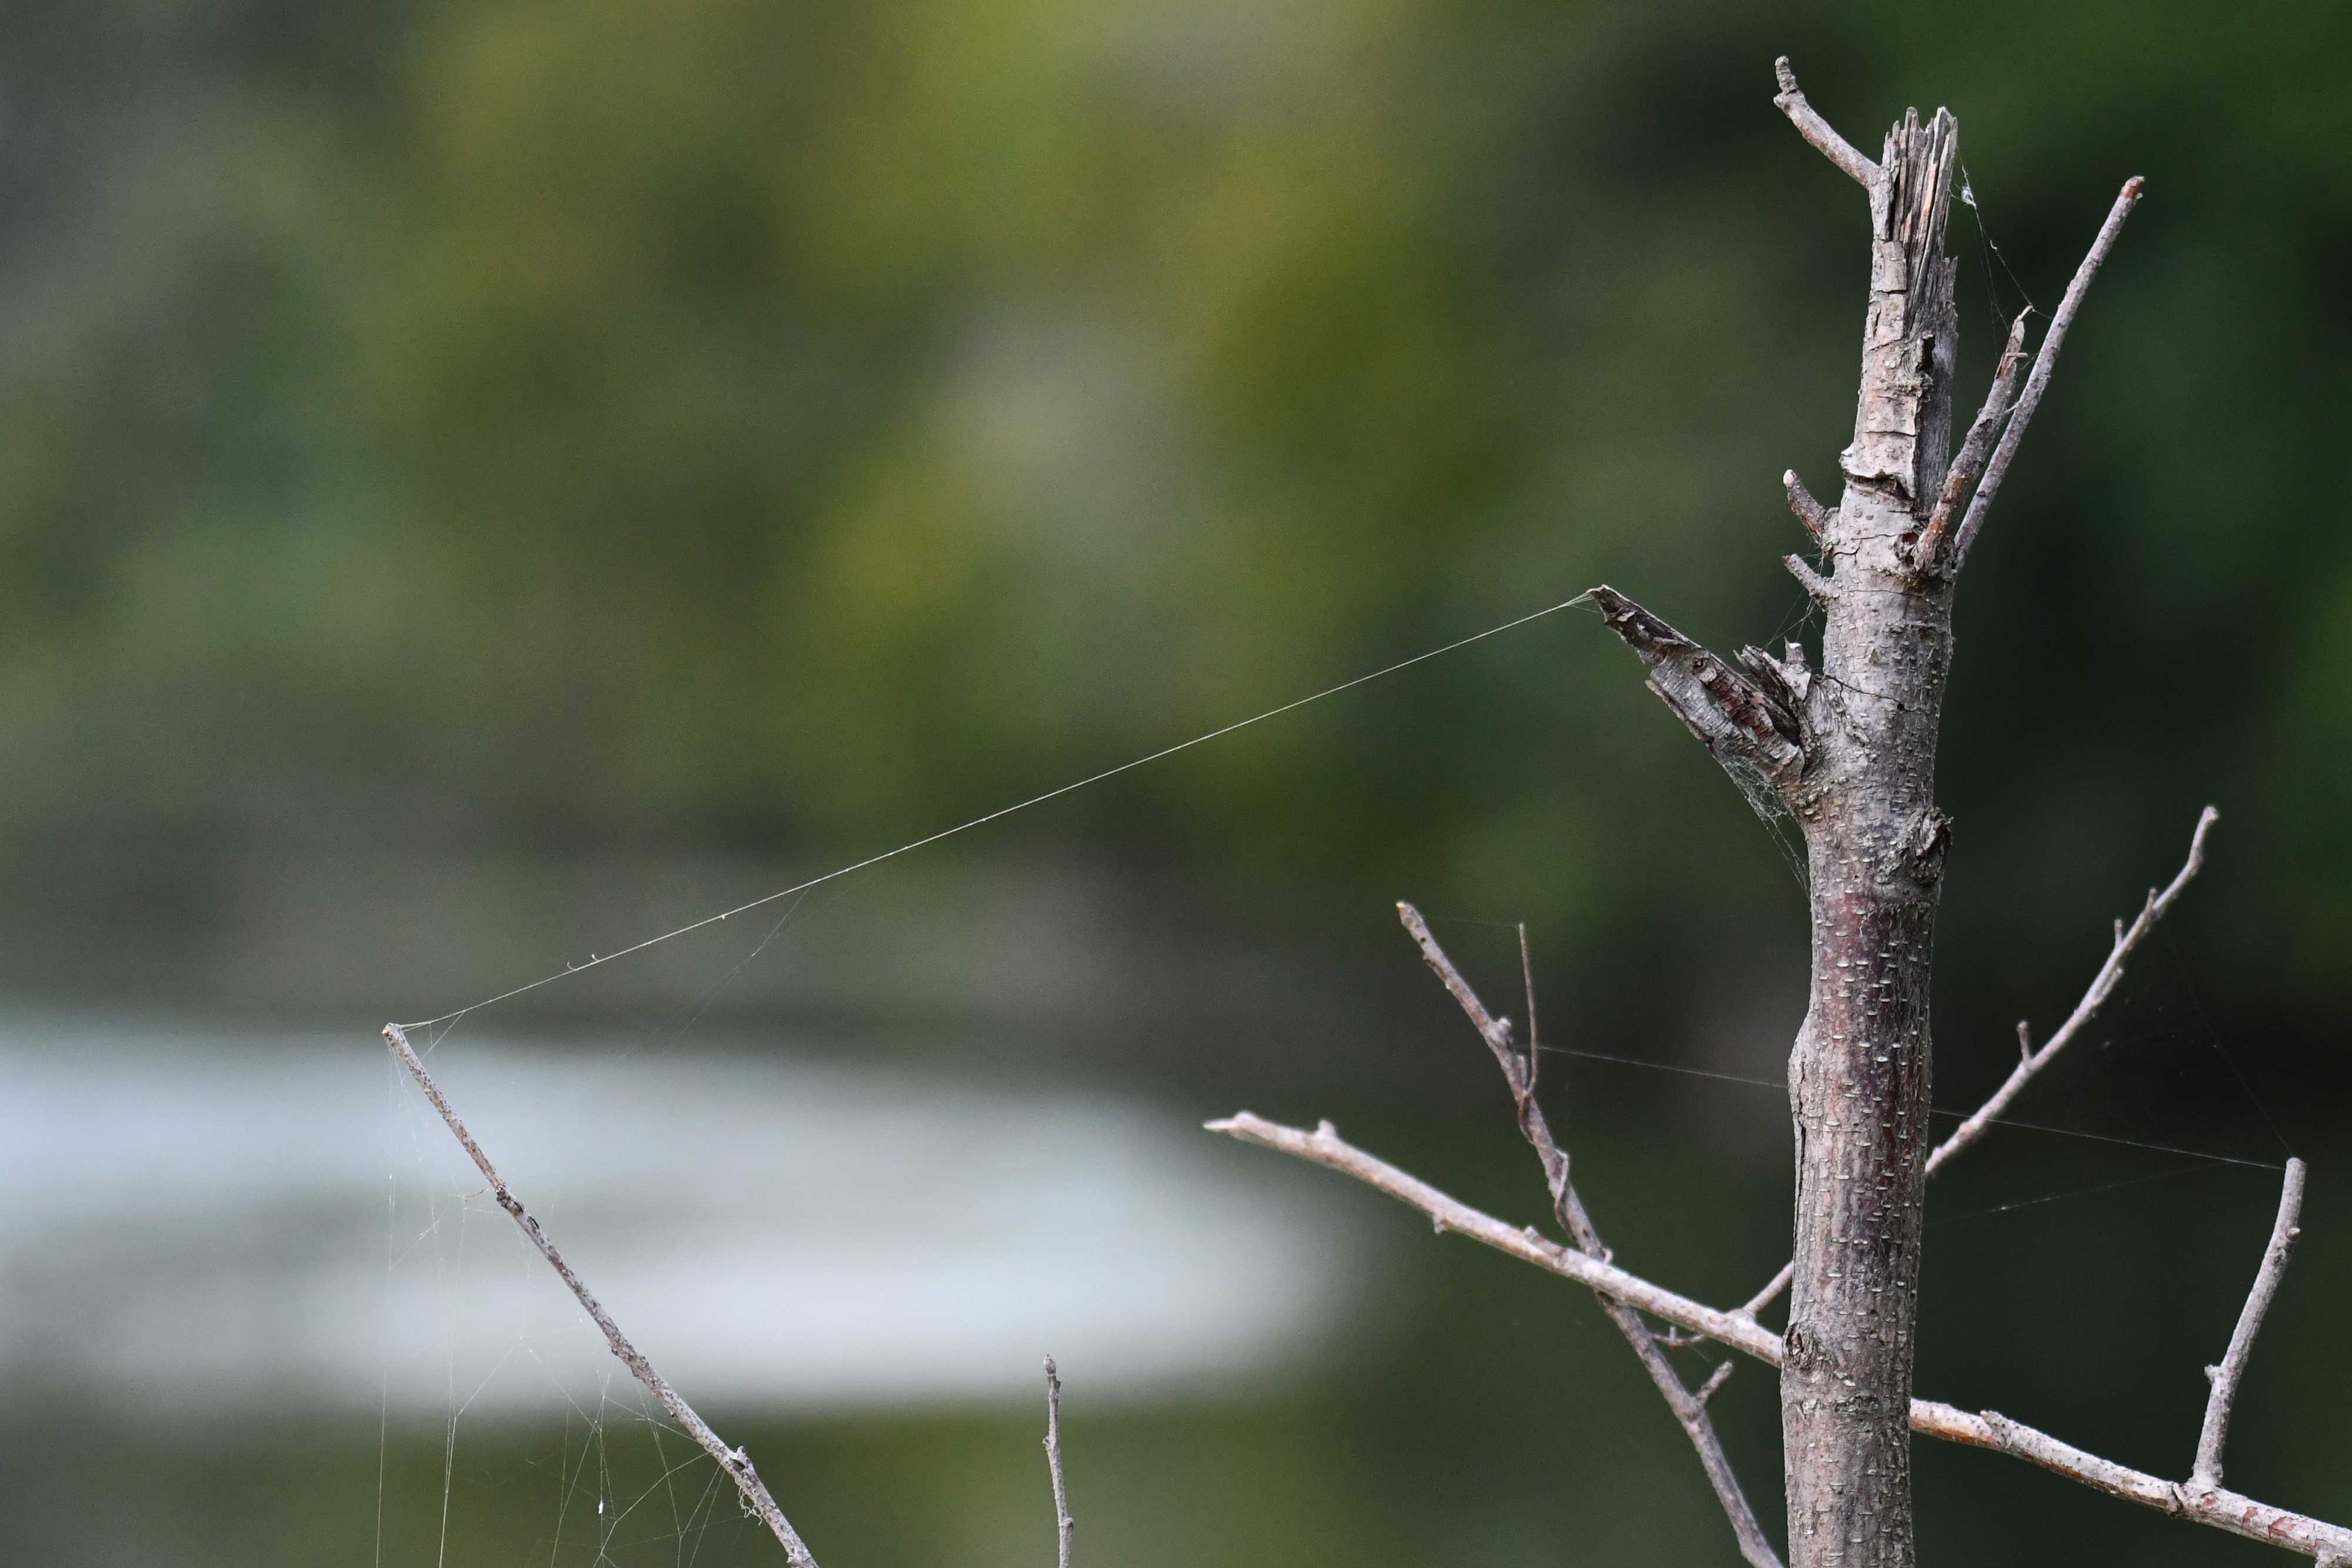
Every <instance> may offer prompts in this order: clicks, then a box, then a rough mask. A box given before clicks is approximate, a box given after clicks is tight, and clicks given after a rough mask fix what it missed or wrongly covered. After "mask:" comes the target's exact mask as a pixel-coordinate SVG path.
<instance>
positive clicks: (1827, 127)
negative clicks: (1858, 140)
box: [1772, 55, 1878, 191]
mask: <svg viewBox="0 0 2352 1568" xmlns="http://www.w3.org/2000/svg"><path fill="white" fill-rule="evenodd" d="M1772 70H1773V74H1774V75H1775V76H1777V77H1778V78H1780V93H1779V94H1778V95H1777V96H1776V97H1774V99H1772V107H1773V108H1775V109H1777V110H1780V112H1781V113H1783V114H1785V115H1787V116H1788V117H1789V119H1790V121H1791V122H1792V123H1793V124H1794V125H1795V126H1796V128H1797V133H1798V134H1799V135H1800V136H1802V137H1803V138H1804V139H1805V140H1806V141H1810V142H1811V143H1812V144H1813V145H1814V146H1815V147H1816V148H1818V149H1819V150H1820V152H1821V154H1822V157H1824V158H1827V159H1828V160H1829V161H1830V162H1832V163H1834V164H1836V165H1837V166H1838V167H1839V168H1841V169H1843V170H1844V171H1845V172H1847V173H1849V174H1851V175H1853V177H1854V179H1856V180H1858V181H1860V182H1861V183H1862V188H1863V189H1864V190H1865V191H1866V190H1868V189H1870V187H1871V185H1872V184H1873V183H1875V182H1876V180H1877V179H1878V165H1877V164H1875V163H1874V162H1871V161H1870V160H1869V159H1867V158H1865V157H1864V156H1863V155H1862V153H1861V152H1858V151H1857V150H1856V149H1855V148H1854V145H1853V143H1852V142H1850V141H1847V140H1846V139H1845V138H1844V137H1843V136H1840V135H1839V134H1838V133H1837V131H1835V130H1834V129H1833V128H1832V126H1831V124H1830V122H1829V121H1828V120H1823V119H1822V117H1821V115H1820V113H1819V112H1818V111H1816V110H1814V108H1813V106H1812V105H1811V104H1810V103H1808V102H1806V101H1805V95H1804V93H1803V92H1802V91H1801V90H1800V89H1799V88H1798V86H1797V73H1796V71H1795V69H1794V68H1791V67H1790V64H1789V57H1788V56H1786V55H1782V56H1781V57H1780V58H1779V59H1777V60H1774V61H1773V62H1772Z"/></svg>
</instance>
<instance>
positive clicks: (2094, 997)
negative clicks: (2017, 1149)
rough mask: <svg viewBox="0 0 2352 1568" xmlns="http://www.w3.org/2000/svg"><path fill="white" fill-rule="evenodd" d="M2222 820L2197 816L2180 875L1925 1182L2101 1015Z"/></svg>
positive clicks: (1936, 1158)
mask: <svg viewBox="0 0 2352 1568" xmlns="http://www.w3.org/2000/svg"><path fill="white" fill-rule="evenodd" d="M2217 821H2221V812H2219V811H2217V810H2214V809H2213V808H2212V807H2210V806H2208V807H2206V808H2205V810H2202V811H2201V812H2200V813H2198V817H2197V826H2196V829H2195V830H2194V831H2192V832H2191V833H2190V834H2189V858H2188V860H2187V861H2185V862H2182V864H2181V867H2180V871H2179V874H2178V875H2176V876H2174V877H2173V879H2172V881H2171V882H2170V883H2168V885H2167V886H2165V887H2164V888H2163V889H2162V890H2161V891H2159V890H2158V889H2156V888H2150V889H2148V891H2147V903H2146V904H2143V905H2142V906H2141V907H2140V912H2139V915H2137V918H2135V919H2134V920H2133V921H2132V923H2131V925H2128V926H2125V925H2122V923H2121V922H2117V930H2116V937H2115V945H2114V946H2112V947H2111V948H2109V949H2108V952H2107V957H2106V961H2105V963H2103V964H2101V965H2100V966H2099V972H2098V973H2097V974H2095V975H2094V976H2092V977H2091V984H2090V988H2089V989H2087V990H2085V991H2084V993H2083V999H2082V1000H2081V1001H2079V1002H2077V1003H2075V1004H2074V1011H2073V1012H2072V1013H2070V1014H2068V1015H2067V1018H2066V1021H2065V1022H2064V1023H2062V1024H2060V1025H2059V1026H2058V1029H2057V1032H2056V1033H2054V1034H2053V1035H2051V1036H2050V1038H2049V1039H2047V1040H2043V1041H2042V1047H2041V1049H2040V1050H2038V1051H2029V1052H2027V1053H2026V1054H2025V1055H2024V1056H2023V1057H2021V1059H2020V1060H2019V1061H2018V1063H2017V1065H2016V1066H2015V1067H2012V1068H2011V1069H2010V1070H2009V1077H2008V1078H2007V1079H2006V1080H2005V1081H2003V1082H2002V1083H2001V1086H2000V1088H1999V1089H1996V1090H1994V1091H1993V1092H1992V1097H1991V1098H1990V1099H1989V1100H1987V1101H1986V1102H1985V1103H1983V1104H1981V1105H1979V1106H1978V1107H1977V1109H1976V1110H1975V1111H1974V1112H1973V1113H1970V1114H1969V1118H1968V1120H1966V1121H1964V1122H1962V1123H1961V1124H1959V1125H1958V1127H1955V1128H1954V1129H1953V1130H1952V1135H1951V1136H1950V1137H1948V1138H1946V1139H1945V1140H1944V1141H1943V1142H1942V1143H1941V1144H1939V1145H1937V1147H1936V1149H1935V1151H1934V1152H1933V1153H1932V1154H1930V1155H1928V1156H1927V1174H1928V1175H1929V1176H1934V1175H1935V1174H1936V1173H1937V1171H1939V1170H1941V1169H1942V1168H1943V1167H1944V1166H1945V1165H1946V1164H1948V1162H1949V1161H1950V1160H1951V1159H1952V1157H1953V1156H1954V1155H1958V1154H1959V1153H1960V1152H1961V1151H1962V1150H1964V1149H1966V1148H1967V1147H1968V1146H1969V1145H1971V1144H1973V1143H1975V1142H1976V1141H1977V1140H1978V1139H1979V1138H1981V1137H1983V1136H1984V1134H1985V1129H1986V1128H1987V1127H1989V1126H1990V1125H1991V1124H1992V1123H1993V1120H1994V1118H1996V1117H1998V1116H1999V1115H2000V1113H2002V1112H2003V1111H2006V1110H2008V1109H2009V1106H2010V1103H2011V1102H2012V1101H2014V1100H2015V1099H2016V1098H2017V1097H2018V1095H2020V1094H2021V1093H2023V1092H2024V1091H2025V1086H2026V1085H2027V1084H2029V1083H2031V1082H2033V1080H2034V1079H2035V1078H2036V1077H2037V1076H2039V1075H2040V1074H2041V1072H2042V1069H2044V1068H2046V1067H2048V1066H2049V1065H2050V1063H2051V1062H2052V1061H2055V1060H2056V1059H2057V1056H2058V1053H2059V1052H2060V1051H2064V1050H2065V1049H2066V1047H2067V1046H2069V1045H2071V1044H2072V1043H2074V1039H2075V1037H2076V1036H2077V1035H2079V1034H2081V1033H2082V1032H2083V1030H2084V1028H2085V1027H2086V1026H2088V1025H2089V1023H2090V1021H2091V1019H2094V1018H2095V1017H2096V1016H2098V1011H2099V1009H2100V1008H2101V1007H2102V1006H2104V1005H2105V1002H2106V999H2107V998H2108V997H2110V996H2112V995H2113V994H2114V993H2115V988H2116V982H2118V981H2119V980H2121V979H2122V978H2123V976H2124V960H2125V959H2126V958H2128V957H2130V956H2132V952H2133V950H2134V949H2136V948H2137V947H2138V946H2139V945H2140V944H2141V943H2142V942H2143V941H2145V940H2147V935H2148V933H2149V932H2151V931H2153V930H2155V929H2156V925H2157V922H2158V921H2160V920H2162V919H2163V918H2164V917H2165V915H2167V914H2168V913H2169V912H2170V911H2171V908H2172V906H2173V904H2175V903H2176V902H2178V901H2179V897H2180V894H2181V893H2182V891H2183V890H2185V889H2186V888H2187V887H2188V886H2189V883H2191V882H2193V881H2195V880H2196V878H2197V873H2199V872H2200V871H2202V870H2203V869H2204V867H2205V839H2206V835H2208V834H2209V833H2210V832H2211V831H2213V824H2214V823H2215V822H2217Z"/></svg>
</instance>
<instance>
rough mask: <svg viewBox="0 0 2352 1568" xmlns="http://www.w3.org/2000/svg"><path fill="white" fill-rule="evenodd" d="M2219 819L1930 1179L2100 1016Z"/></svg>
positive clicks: (2028, 1046)
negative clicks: (2053, 1030) (2071, 1007)
mask: <svg viewBox="0 0 2352 1568" xmlns="http://www.w3.org/2000/svg"><path fill="white" fill-rule="evenodd" d="M2217 821H2221V812H2219V811H2217V810H2214V809H2213V808H2212V807H2210V806H2208V807H2206V808H2205V810H2202V811H2200V812H2199V813H2198V817H2197V826H2196V829H2195V831H2192V832H2191V833H2190V834H2189V858H2188V860H2187V861H2185V862H2182V864H2181V867H2180V870H2179V873H2178V874H2177V875H2175V876H2174V877H2173V879H2172V881H2171V882H2170V883H2168V885H2167V886H2165V887H2164V888H2162V889H2161V890H2159V889H2157V888H2153V887H2151V888H2149V889H2148V890H2147V904H2144V905H2142V906H2141V909H2140V912H2139V915H2138V917H2137V919H2135V920H2134V921H2133V922H2132V923H2131V924H2130V925H2128V926H2126V925H2124V923H2123V922H2122V921H2120V920H2119V921H2117V922H2116V937H2115V946H2113V947H2112V948H2110V949H2109V950H2108V953H2107V958H2106V962H2105V963H2104V964H2101V965H2100V966H2099V972H2098V973H2097V974H2095V975H2094V976H2092V977H2091V987H2090V989H2088V990H2086V991H2084V993H2083V999H2082V1000H2081V1001H2079V1002H2077V1003H2075V1004H2074V1011H2073V1012H2072V1013H2070V1014H2068V1015H2067V1018H2066V1021H2065V1022H2064V1023H2062V1024H2060V1025H2059V1026H2058V1031H2057V1032H2056V1033H2055V1034H2053V1035H2052V1036H2051V1037H2050V1038H2049V1039H2048V1040H2044V1041H2042V1048H2041V1049H2040V1050H2039V1051H2037V1050H2035V1049H2034V1048H2033V1045H2032V1034H2031V1033H2030V1031H2029V1030H2027V1028H2026V1026H2025V1024H2024V1023H2023V1022H2022V1021H2021V1022H2020V1023H2019V1024H2018V1026H2017V1039H2018V1044H2019V1046H2020V1048H2021V1050H2020V1053H2019V1061H2018V1063H2017V1065H2016V1066H2015V1067H2012V1068H2011V1069H2010V1070H2009V1076H2008V1078H2007V1079H2005V1080H2003V1081H2002V1082H2001V1086H2000V1088H1998V1089H1996V1090H1994V1091H1993V1092H1992V1097H1991V1098H1990V1099H1989V1100H1987V1101H1986V1102H1985V1103H1983V1104H1981V1105H1979V1106H1978V1107H1977V1108H1976V1109H1975V1110H1974V1111H1973V1112H1971V1113H1969V1116H1968V1118H1967V1120H1965V1121H1963V1122H1962V1123H1961V1124H1959V1125H1958V1127H1955V1128H1954V1129H1952V1135H1951V1136H1950V1137H1948V1138H1946V1139H1945V1140H1944V1141H1943V1142H1942V1143H1940V1144H1938V1145H1936V1147H1935V1149H1934V1150H1933V1151H1932V1152H1930V1153H1929V1154H1928V1155H1927V1174H1928V1175H1929V1176H1934V1175H1935V1174H1936V1173H1937V1171H1939V1170H1941V1169H1943V1168H1944V1166H1945V1165H1946V1164H1947V1163H1948V1162H1949V1161H1950V1160H1951V1159H1952V1157H1953V1156H1954V1155H1958V1154H1960V1153H1961V1152H1962V1151H1963V1150H1966V1149H1967V1148H1969V1146H1970V1145H1973V1144H1975V1143H1976V1141H1977V1140H1978V1139H1979V1138H1981V1137H1983V1136H1984V1134H1985V1130H1986V1129H1987V1128H1988V1127H1990V1126H1991V1125H1992V1124H1994V1123H1995V1122H1997V1121H1999V1120H2000V1114H2001V1113H2002V1112H2004V1111H2006V1110H2008V1109H2009V1107H2010V1104H2011V1103H2012V1102H2013V1101H2015V1100H2016V1098H2017V1097H2018V1096H2019V1095H2020V1094H2022V1093H2023V1092H2025V1086H2026V1085H2027V1084H2029V1083H2031V1082H2033V1081H2034V1079H2036V1078H2038V1077H2040V1076H2041V1075H2042V1070H2043V1069H2044V1068H2046V1067H2048V1066H2049V1065H2050V1064H2051V1063H2052V1062H2053V1061H2056V1060H2057V1059H2058V1053H2059V1052H2060V1051H2064V1050H2065V1049H2066V1048H2067V1047H2068V1046H2069V1045H2072V1044H2073V1043H2074V1040H2076V1039H2077V1038H2078V1037H2079V1036H2080V1035H2081V1034H2082V1032H2083V1030H2084V1029H2085V1028H2086V1027H2088V1025H2089V1024H2090V1021H2091V1020H2092V1019H2094V1018H2095V1017H2097V1016H2098V1011H2099V1009H2100V1008H2101V1007H2103V1006H2105V1003H2106V999H2107V998H2109V997H2110V996H2112V995H2114V994H2115V988H2116V983H2117V982H2118V981H2120V980H2122V978H2123V977H2124V960H2125V959H2126V958H2128V957H2130V956H2132V953H2133V951H2134V949H2136V948H2137V947H2138V946H2139V945H2140V944H2141V943H2142V942H2144V941H2146V940H2147V935H2148V933H2149V932H2151V931H2153V930H2155V929H2156V925H2157V922H2158V921H2159V920H2162V919H2163V918H2164V917H2165V915H2167V914H2168V913H2169V912H2170V910H2171V908H2172V906H2173V904H2175V903H2176V902H2178V901H2179V897H2180V894H2181V893H2182V892H2183V891H2184V890H2185V889H2187V887H2188V886H2189V883H2191V882H2193V881H2194V880H2196V876H2197V873H2199V872H2200V871H2202V870H2204V869H2205V837H2206V835H2207V834H2208V833H2210V832H2211V831H2213V824H2214V823H2215V822H2217ZM1792 1272H1793V1266H1792V1265H1790V1264H1787V1263H1783V1264H1782V1265H1781V1266H1780V1272H1779V1273H1777V1274H1775V1275H1773V1276H1772V1279H1771V1282H1770V1283H1769V1284H1767V1285H1766V1286H1765V1287H1764V1288H1763V1289H1762V1290H1760V1291H1757V1292H1756V1294H1755V1295H1754V1296H1753V1297H1751V1298H1750V1299H1749V1300H1748V1304H1747V1305H1745V1306H1743V1307H1741V1308H1740V1309H1739V1310H1740V1311H1741V1312H1745V1313H1747V1314H1748V1316H1749V1317H1754V1316H1755V1315H1756V1314H1757V1313H1758V1312H1762V1311H1763V1310H1764V1309H1765V1308H1766V1307H1768V1306H1770V1305H1771V1304H1772V1302H1773V1301H1776V1300H1778V1299H1779V1298H1780V1292H1781V1291H1785V1290H1787V1289H1788V1288H1789V1281H1790V1276H1791V1274H1792Z"/></svg>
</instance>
